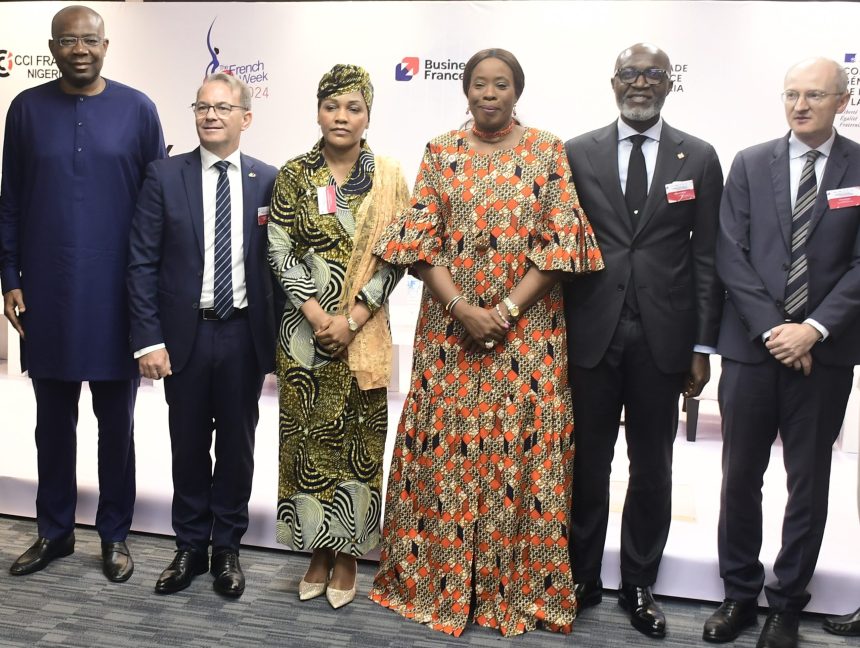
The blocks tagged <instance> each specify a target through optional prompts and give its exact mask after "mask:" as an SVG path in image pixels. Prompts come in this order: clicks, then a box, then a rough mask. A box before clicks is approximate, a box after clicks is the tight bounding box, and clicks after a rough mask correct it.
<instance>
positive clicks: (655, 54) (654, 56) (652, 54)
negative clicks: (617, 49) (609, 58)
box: [615, 43, 672, 71]
mask: <svg viewBox="0 0 860 648" xmlns="http://www.w3.org/2000/svg"><path fill="white" fill-rule="evenodd" d="M641 56H648V57H649V58H650V59H651V60H652V61H653V62H654V63H655V64H656V65H658V66H659V67H661V68H663V69H664V70H667V71H668V70H671V69H672V64H671V63H670V62H669V55H668V54H666V52H664V51H663V50H661V49H660V48H659V47H657V46H656V45H652V44H651V43H636V44H635V45H631V46H630V47H628V48H627V49H626V50H624V51H623V52H621V53H620V54H619V55H618V58H617V59H615V69H616V70H618V69H620V68H623V67H626V66H627V62H628V61H630V60H631V59H632V58H635V57H641Z"/></svg>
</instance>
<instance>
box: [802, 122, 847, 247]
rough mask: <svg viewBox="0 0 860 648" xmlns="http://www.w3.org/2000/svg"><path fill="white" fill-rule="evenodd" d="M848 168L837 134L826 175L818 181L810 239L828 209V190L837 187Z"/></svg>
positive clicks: (810, 221) (828, 160)
mask: <svg viewBox="0 0 860 648" xmlns="http://www.w3.org/2000/svg"><path fill="white" fill-rule="evenodd" d="M847 168H848V160H847V155H846V153H845V150H844V149H843V147H842V138H840V137H839V135H837V136H836V140H835V141H834V142H833V148H832V149H831V150H830V156H829V157H828V158H827V164H826V166H825V167H824V177H823V178H821V180H820V182H819V183H818V195H817V196H816V197H815V205H814V206H813V208H812V216H810V217H809V233H808V234H807V235H806V238H807V239H808V238H809V237H810V236H812V233H813V232H814V231H815V226H816V225H818V223H819V222H821V217H822V216H823V215H824V212H825V210H826V209H827V190H828V189H835V188H837V187H838V186H839V183H840V182H842V176H844V175H845V170H846V169H847Z"/></svg>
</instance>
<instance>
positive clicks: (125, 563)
mask: <svg viewBox="0 0 860 648" xmlns="http://www.w3.org/2000/svg"><path fill="white" fill-rule="evenodd" d="M102 571H103V572H104V575H105V576H106V577H107V579H108V580H109V581H111V582H114V583H124V582H125V581H127V580H128V579H129V578H131V575H132V573H133V572H134V561H133V560H132V559H131V552H130V551H129V550H128V547H127V546H126V544H125V542H123V541H120V542H102Z"/></svg>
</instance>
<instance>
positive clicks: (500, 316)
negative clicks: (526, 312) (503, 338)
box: [496, 304, 511, 329]
mask: <svg viewBox="0 0 860 648" xmlns="http://www.w3.org/2000/svg"><path fill="white" fill-rule="evenodd" d="M496 312H497V313H498V314H499V319H500V320H502V326H504V327H505V328H506V329H508V328H511V323H510V322H509V321H508V320H507V319H506V318H505V316H504V315H502V309H501V308H499V305H498V304H496Z"/></svg>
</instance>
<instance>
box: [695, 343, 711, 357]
mask: <svg viewBox="0 0 860 648" xmlns="http://www.w3.org/2000/svg"><path fill="white" fill-rule="evenodd" d="M716 352H717V349H716V348H715V347H710V346H705V345H704V344H697V345H695V346H694V347H693V353H707V354H708V355H712V354H714V353H716Z"/></svg>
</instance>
